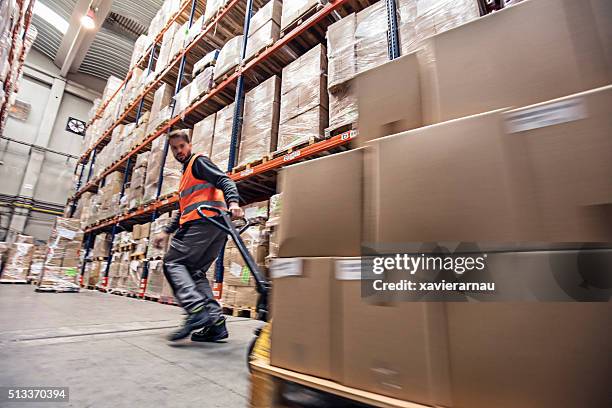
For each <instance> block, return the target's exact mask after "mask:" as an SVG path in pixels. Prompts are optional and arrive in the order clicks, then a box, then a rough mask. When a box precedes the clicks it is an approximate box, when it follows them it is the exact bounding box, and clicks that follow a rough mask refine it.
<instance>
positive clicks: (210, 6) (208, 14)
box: [204, 0, 227, 25]
mask: <svg viewBox="0 0 612 408" xmlns="http://www.w3.org/2000/svg"><path fill="white" fill-rule="evenodd" d="M225 3H227V0H210V1H207V2H206V10H205V11H204V25H206V24H207V23H208V22H209V21H210V20H212V19H214V18H216V17H217V13H218V12H219V10H220V9H221V8H222V7H223V6H224V5H225Z"/></svg>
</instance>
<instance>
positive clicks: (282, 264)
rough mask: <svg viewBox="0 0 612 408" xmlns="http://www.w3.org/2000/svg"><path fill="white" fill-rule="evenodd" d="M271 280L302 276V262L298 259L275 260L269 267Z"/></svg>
mask: <svg viewBox="0 0 612 408" xmlns="http://www.w3.org/2000/svg"><path fill="white" fill-rule="evenodd" d="M270 273H271V275H272V278H284V277H287V276H301V275H302V260H301V259H299V258H277V259H273V260H272V265H271V266H270Z"/></svg>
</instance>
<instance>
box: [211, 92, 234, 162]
mask: <svg viewBox="0 0 612 408" xmlns="http://www.w3.org/2000/svg"><path fill="white" fill-rule="evenodd" d="M233 118H234V102H232V104H230V105H228V106H226V107H225V108H223V109H221V110H220V111H219V112H217V115H216V119H215V133H214V137H213V144H212V151H211V153H210V159H211V160H212V162H213V163H214V164H216V165H217V167H219V168H220V169H221V170H222V171H227V170H228V163H229V152H230V145H231V142H232V122H233Z"/></svg>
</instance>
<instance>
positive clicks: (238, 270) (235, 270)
mask: <svg viewBox="0 0 612 408" xmlns="http://www.w3.org/2000/svg"><path fill="white" fill-rule="evenodd" d="M229 271H230V273H231V274H232V275H234V276H235V277H237V278H240V277H241V276H242V266H240V265H238V264H237V263H236V262H232V263H231V264H230V267H229Z"/></svg>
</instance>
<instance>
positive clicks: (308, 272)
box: [270, 258, 338, 380]
mask: <svg viewBox="0 0 612 408" xmlns="http://www.w3.org/2000/svg"><path fill="white" fill-rule="evenodd" d="M333 265H334V264H333V259H332V258H297V259H277V260H275V261H274V263H273V264H272V268H271V275H272V279H273V285H274V291H273V292H272V315H273V316H274V328H273V329H272V333H271V349H270V363H271V364H272V365H273V366H277V367H282V368H287V369H289V370H292V371H297V372H300V373H304V374H310V375H314V376H316V377H320V378H326V379H332V380H335V379H337V376H338V375H337V373H336V372H335V371H334V368H335V367H337V365H336V364H335V363H333V362H332V359H333V358H334V354H332V342H333V338H332V336H334V330H335V328H336V327H337V326H335V323H337V322H336V321H335V318H334V313H335V312H336V311H334V310H333V309H332V304H331V299H332V287H333V285H332V284H333V277H334V267H333ZM306 310H307V311H308V313H304V311H306ZM296 316H299V318H296ZM336 357H337V355H336Z"/></svg>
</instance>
